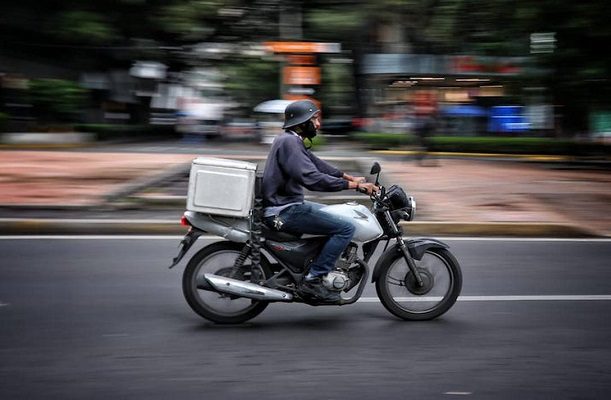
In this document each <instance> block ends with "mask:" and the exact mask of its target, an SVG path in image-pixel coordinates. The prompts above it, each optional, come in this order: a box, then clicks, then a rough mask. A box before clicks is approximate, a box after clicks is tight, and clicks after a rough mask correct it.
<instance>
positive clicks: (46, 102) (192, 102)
mask: <svg viewBox="0 0 611 400" xmlns="http://www.w3.org/2000/svg"><path fill="white" fill-rule="evenodd" d="M1 9H2V10H1V12H0V77H1V87H0V99H1V100H0V131H1V132H4V134H3V136H2V137H3V142H4V143H7V142H11V141H15V140H20V139H19V138H21V140H24V138H25V137H26V136H24V133H36V134H47V135H52V134H54V133H55V134H57V133H66V132H73V133H93V134H95V136H91V135H90V136H87V137H88V138H92V137H94V138H95V139H97V140H106V139H109V138H110V139H116V138H122V139H125V138H136V137H138V138H150V137H162V138H163V137H182V138H185V139H187V140H190V139H193V140H199V139H201V138H249V139H253V140H255V141H258V142H263V143H267V142H269V141H270V138H269V135H273V133H272V134H270V133H269V132H268V131H269V129H272V130H273V131H274V132H276V133H277V121H278V119H279V115H278V114H279V113H281V112H282V110H283V107H284V104H285V103H283V102H282V101H276V102H272V103H268V101H270V100H294V99H298V98H303V97H308V98H312V99H314V100H316V101H318V102H319V104H320V105H321V107H322V109H323V116H324V120H323V125H324V126H323V129H324V131H325V132H326V133H328V134H349V135H352V137H353V138H354V139H358V140H361V141H364V142H365V143H368V145H370V146H372V147H385V148H389V147H390V148H392V147H393V146H397V145H405V144H409V143H411V141H412V140H416V139H413V136H414V132H416V131H417V129H418V124H419V122H418V117H419V116H421V115H422V114H427V113H429V114H432V115H433V116H434V118H435V124H434V125H433V126H432V128H431V132H430V134H431V135H432V136H433V137H432V140H431V146H433V148H437V149H441V150H452V149H453V148H456V147H460V149H462V150H465V149H466V150H473V151H478V150H479V151H481V150H488V151H503V152H531V153H533V152H534V153H540V152H542V151H543V152H548V153H549V152H564V153H567V152H582V153H583V152H585V153H592V152H594V153H600V152H605V150H604V147H602V146H601V145H600V143H602V142H604V139H607V138H609V137H610V136H611V104H610V103H611V96H610V87H611V84H610V81H609V72H610V71H611V58H610V57H608V54H607V50H606V49H607V47H608V43H609V42H610V40H611V25H610V24H609V23H608V15H609V11H611V6H610V5H609V3H608V2H604V1H581V2H573V1H557V0H553V1H552V0H537V1H529V0H524V1H512V0H486V1H482V0H375V1H307V2H306V1H280V0H278V1H276V0H252V1H239V0H235V1H209V0H172V1H155V0H112V1H108V0H105V1H95V0H92V1H87V2H79V1H62V0H56V1H45V2H40V1H34V0H22V1H18V2H17V1H10V2H3V5H2V7H1ZM262 103H263V104H262ZM18 133H21V135H19V137H18V138H15V136H14V134H18ZM397 134H399V135H397ZM416 136H417V135H416ZM484 136H485V137H488V138H490V137H496V138H499V137H501V136H502V137H505V139H503V140H499V141H496V142H494V143H493V144H490V142H489V141H488V142H486V141H482V140H477V138H478V137H484ZM507 137H514V138H515V137H519V138H522V139H523V138H526V137H529V138H533V137H534V138H537V139H536V140H535V139H531V140H527V141H524V140H509V139H507ZM31 138H32V139H31V140H41V139H40V136H31ZM43 138H47V140H52V136H43ZM457 138H463V139H457ZM488 140H489V139H488ZM576 140H577V142H578V143H579V148H578V149H577V148H576V147H575V141H576ZM594 143H597V145H594ZM490 146H493V147H490Z"/></svg>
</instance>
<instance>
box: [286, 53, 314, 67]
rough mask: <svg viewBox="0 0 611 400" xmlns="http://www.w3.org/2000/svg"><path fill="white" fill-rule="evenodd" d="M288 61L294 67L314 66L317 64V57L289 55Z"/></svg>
mask: <svg viewBox="0 0 611 400" xmlns="http://www.w3.org/2000/svg"><path fill="white" fill-rule="evenodd" d="M286 59H287V61H288V62H289V63H290V64H292V65H314V64H316V57H315V56H305V55H302V54H291V55H287V56H286Z"/></svg>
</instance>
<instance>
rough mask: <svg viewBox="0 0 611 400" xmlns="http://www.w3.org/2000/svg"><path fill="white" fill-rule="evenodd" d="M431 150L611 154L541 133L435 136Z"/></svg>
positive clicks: (378, 140) (371, 143)
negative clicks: (525, 134) (543, 135)
mask: <svg viewBox="0 0 611 400" xmlns="http://www.w3.org/2000/svg"><path fill="white" fill-rule="evenodd" d="M352 137H353V138H355V139H357V140H359V141H362V142H364V143H365V144H366V145H367V146H368V147H369V148H371V149H376V150H381V149H398V148H401V147H403V146H411V145H417V140H416V139H415V138H414V137H413V136H411V135H401V134H391V133H370V132H357V133H355V134H353V135H352ZM429 142H430V148H429V150H430V151H436V152H450V153H482V154H543V155H587V154H593V153H601V154H609V146H606V147H605V146H603V145H600V144H593V143H582V142H577V141H573V140H558V139H552V138H540V137H496V136H485V137H472V136H468V137H465V136H432V137H430V138H429Z"/></svg>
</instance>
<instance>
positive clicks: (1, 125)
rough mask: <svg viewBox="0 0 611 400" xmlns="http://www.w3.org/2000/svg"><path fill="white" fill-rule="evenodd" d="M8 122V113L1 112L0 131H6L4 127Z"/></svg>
mask: <svg viewBox="0 0 611 400" xmlns="http://www.w3.org/2000/svg"><path fill="white" fill-rule="evenodd" d="M7 122H8V115H7V114H5V113H2V112H0V132H2V131H4V127H5V126H6V123H7Z"/></svg>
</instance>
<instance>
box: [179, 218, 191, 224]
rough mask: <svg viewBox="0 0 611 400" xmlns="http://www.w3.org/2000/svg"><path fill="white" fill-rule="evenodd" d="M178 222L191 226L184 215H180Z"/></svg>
mask: <svg viewBox="0 0 611 400" xmlns="http://www.w3.org/2000/svg"><path fill="white" fill-rule="evenodd" d="M180 224H181V225H182V226H191V224H190V223H189V220H188V219H187V217H185V216H184V215H183V216H182V217H180Z"/></svg>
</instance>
